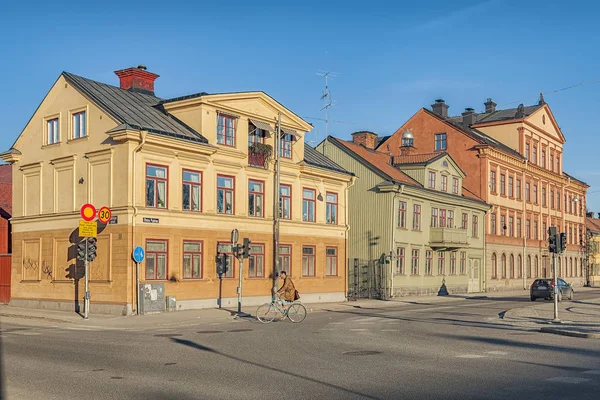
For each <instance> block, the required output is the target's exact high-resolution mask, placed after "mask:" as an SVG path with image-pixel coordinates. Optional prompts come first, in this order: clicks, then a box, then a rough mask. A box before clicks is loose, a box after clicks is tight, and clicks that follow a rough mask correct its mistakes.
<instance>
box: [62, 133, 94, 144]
mask: <svg viewBox="0 0 600 400" xmlns="http://www.w3.org/2000/svg"><path fill="white" fill-rule="evenodd" d="M88 138H89V136H87V135H86V136H82V137H78V138H72V139H69V140H67V144H70V143H74V142H82V141H85V140H88Z"/></svg>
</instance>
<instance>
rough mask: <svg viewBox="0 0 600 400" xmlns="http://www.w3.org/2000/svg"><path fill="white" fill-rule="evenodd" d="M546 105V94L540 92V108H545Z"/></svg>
mask: <svg viewBox="0 0 600 400" xmlns="http://www.w3.org/2000/svg"><path fill="white" fill-rule="evenodd" d="M544 104H546V100H544V93H542V92H540V99H539V101H538V106H543V105H544Z"/></svg>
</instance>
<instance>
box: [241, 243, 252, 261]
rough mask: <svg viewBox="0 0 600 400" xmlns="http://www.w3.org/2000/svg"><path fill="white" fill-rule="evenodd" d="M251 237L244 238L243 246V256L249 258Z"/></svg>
mask: <svg viewBox="0 0 600 400" xmlns="http://www.w3.org/2000/svg"><path fill="white" fill-rule="evenodd" d="M250 243H252V242H251V241H250V239H248V238H244V246H243V247H242V257H243V258H248V257H250Z"/></svg>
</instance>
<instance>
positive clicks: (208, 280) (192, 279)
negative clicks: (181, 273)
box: [178, 278, 212, 282]
mask: <svg viewBox="0 0 600 400" xmlns="http://www.w3.org/2000/svg"><path fill="white" fill-rule="evenodd" d="M211 280H212V279H208V278H183V279H182V280H180V281H178V282H210V281H211Z"/></svg>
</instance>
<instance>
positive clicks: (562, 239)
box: [560, 232, 567, 253]
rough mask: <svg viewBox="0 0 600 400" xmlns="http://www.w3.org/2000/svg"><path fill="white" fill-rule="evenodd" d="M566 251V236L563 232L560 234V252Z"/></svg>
mask: <svg viewBox="0 0 600 400" xmlns="http://www.w3.org/2000/svg"><path fill="white" fill-rule="evenodd" d="M566 249H567V234H566V233H565V232H563V233H561V234H560V252H561V253H562V252H563V251H565V250H566Z"/></svg>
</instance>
